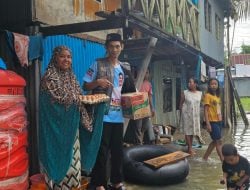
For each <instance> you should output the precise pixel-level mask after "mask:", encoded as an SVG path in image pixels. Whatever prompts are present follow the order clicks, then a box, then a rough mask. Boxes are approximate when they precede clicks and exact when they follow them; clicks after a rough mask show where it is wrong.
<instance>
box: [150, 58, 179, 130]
mask: <svg viewBox="0 0 250 190" xmlns="http://www.w3.org/2000/svg"><path fill="white" fill-rule="evenodd" d="M151 65H153V68H152V70H153V72H152V71H151V73H152V74H153V76H152V77H153V92H154V95H153V97H154V102H155V110H156V116H155V118H154V120H153V122H154V123H155V124H163V125H173V126H177V125H178V121H179V111H177V107H179V101H178V100H177V99H178V97H179V95H180V92H181V89H180V88H181V84H180V83H181V82H180V81H181V79H180V78H181V76H180V73H176V67H175V65H174V64H173V62H172V61H171V60H162V61H157V62H154V63H152V64H151ZM177 88H178V89H177Z"/></svg>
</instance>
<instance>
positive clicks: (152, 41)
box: [135, 37, 158, 90]
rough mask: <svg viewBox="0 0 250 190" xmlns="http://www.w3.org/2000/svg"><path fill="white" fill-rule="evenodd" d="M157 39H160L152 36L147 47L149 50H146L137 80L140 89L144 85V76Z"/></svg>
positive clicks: (136, 85) (136, 84) (137, 86)
mask: <svg viewBox="0 0 250 190" xmlns="http://www.w3.org/2000/svg"><path fill="white" fill-rule="evenodd" d="M157 40H158V39H157V38H155V37H151V38H150V41H149V44H148V48H147V51H146V56H145V58H144V59H143V61H142V66H141V68H140V70H139V72H138V77H137V80H136V83H135V87H136V88H137V89H138V90H139V89H140V88H141V85H142V82H143V80H144V76H145V74H146V72H147V69H148V65H149V63H150V60H151V57H152V55H153V52H154V47H155V45H156V42H157Z"/></svg>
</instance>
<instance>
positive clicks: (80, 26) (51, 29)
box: [40, 17, 125, 36]
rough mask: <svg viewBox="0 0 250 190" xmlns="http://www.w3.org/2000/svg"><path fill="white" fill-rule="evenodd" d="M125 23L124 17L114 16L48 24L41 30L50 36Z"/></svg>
mask: <svg viewBox="0 0 250 190" xmlns="http://www.w3.org/2000/svg"><path fill="white" fill-rule="evenodd" d="M124 24H125V20H124V19H123V18H117V17H114V18H110V19H105V20H97V21H90V22H81V23H74V24H64V25H56V26H46V27H41V28H40V31H41V32H42V33H43V34H44V35H45V36H50V35H59V34H74V33H82V32H92V31H100V30H108V29H115V28H122V27H123V26H124Z"/></svg>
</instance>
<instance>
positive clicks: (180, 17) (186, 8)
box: [128, 0, 200, 49]
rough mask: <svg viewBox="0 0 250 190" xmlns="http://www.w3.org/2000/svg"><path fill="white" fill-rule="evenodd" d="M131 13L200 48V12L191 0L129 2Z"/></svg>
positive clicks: (130, 0)
mask: <svg viewBox="0 0 250 190" xmlns="http://www.w3.org/2000/svg"><path fill="white" fill-rule="evenodd" d="M128 9H129V12H130V13H133V14H136V15H137V16H138V17H142V18H143V19H146V20H147V21H148V22H149V23H150V24H154V25H156V26H157V27H160V28H161V29H162V30H163V31H165V32H166V33H168V34H170V35H172V36H174V37H178V38H180V39H182V40H184V41H186V42H187V43H189V44H190V45H192V46H194V47H196V48H198V49H199V48H200V41H199V10H198V7H197V5H195V4H194V3H193V2H192V1H190V0H128Z"/></svg>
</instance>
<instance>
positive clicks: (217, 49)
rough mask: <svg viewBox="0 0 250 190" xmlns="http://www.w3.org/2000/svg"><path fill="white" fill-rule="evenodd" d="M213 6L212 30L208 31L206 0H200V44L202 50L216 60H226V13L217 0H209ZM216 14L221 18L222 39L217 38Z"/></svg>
mask: <svg viewBox="0 0 250 190" xmlns="http://www.w3.org/2000/svg"><path fill="white" fill-rule="evenodd" d="M209 3H210V5H211V8H212V14H211V23H212V31H211V32H210V31H208V30H207V29H206V28H205V16H204V0H199V10H200V17H199V22H200V45H201V51H202V52H204V53H205V54H207V55H208V56H210V57H212V58H214V59H215V60H217V61H219V62H221V63H223V62H224V15H223V10H222V9H221V8H220V7H219V4H218V1H217V0H209ZM215 14H217V15H218V16H219V18H220V19H221V32H220V39H219V40H217V39H216V34H215Z"/></svg>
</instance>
